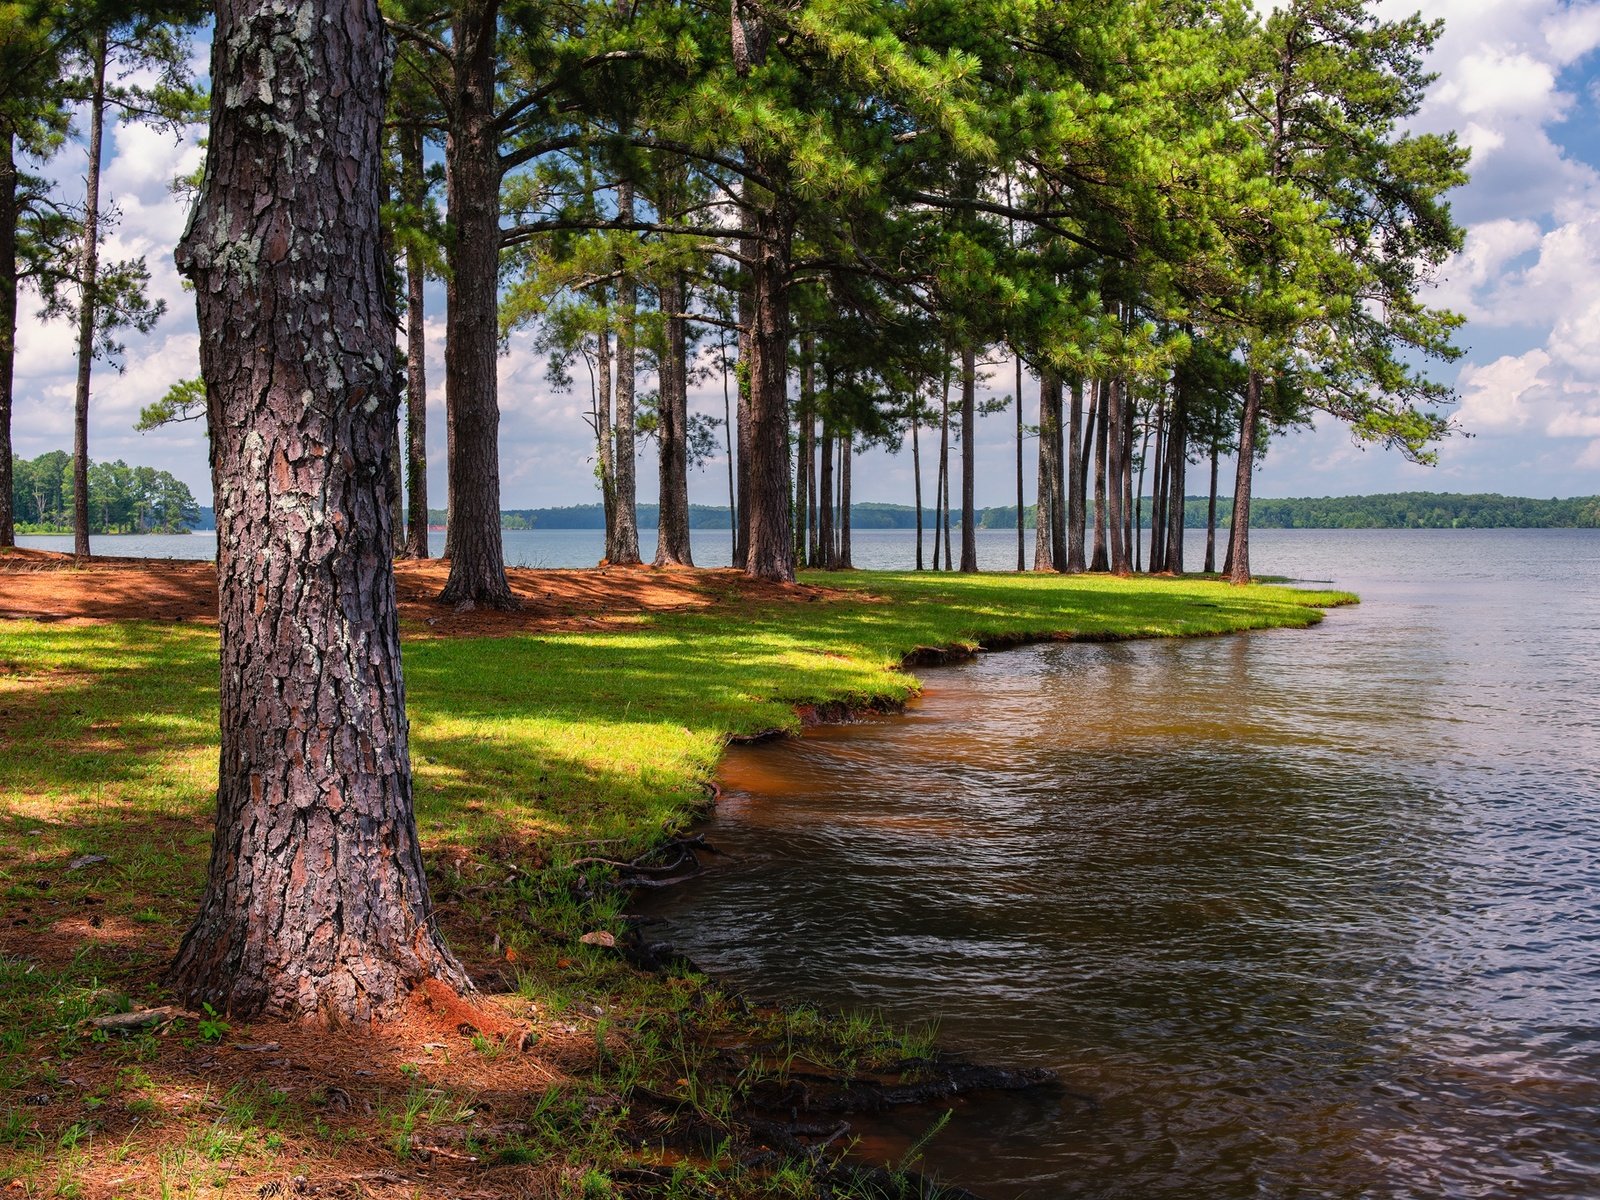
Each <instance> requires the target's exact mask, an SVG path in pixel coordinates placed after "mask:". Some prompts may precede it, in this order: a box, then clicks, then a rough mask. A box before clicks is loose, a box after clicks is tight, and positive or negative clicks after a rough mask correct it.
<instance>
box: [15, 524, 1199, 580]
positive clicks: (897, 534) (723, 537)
mask: <svg viewBox="0 0 1600 1200" xmlns="http://www.w3.org/2000/svg"><path fill="white" fill-rule="evenodd" d="M731 536H732V535H731V534H730V533H729V531H728V530H726V529H697V530H694V531H693V532H692V533H691V534H690V539H689V540H690V545H691V548H692V549H693V551H694V558H695V563H696V564H697V565H699V566H702V567H725V566H727V565H728V564H729V563H730V562H731V561H732V560H733V547H732V545H731V542H730V539H731ZM503 538H504V545H505V556H506V565H507V566H511V567H592V566H594V565H595V563H597V562H599V561H600V558H601V556H602V555H603V554H604V553H605V538H604V537H603V536H602V534H601V532H600V531H599V530H598V529H508V530H505V531H504V534H503ZM952 538H953V541H952V543H951V549H952V550H953V551H954V553H955V555H956V557H957V560H958V561H959V559H960V556H961V534H960V531H959V530H957V531H955V532H954V533H953V535H952ZM927 539H928V540H927V548H926V553H927V556H928V562H930V563H931V562H932V561H933V544H932V541H933V539H932V533H931V531H930V532H929V533H928V534H927ZM1196 544H1198V545H1201V546H1202V549H1201V551H1200V554H1201V557H1200V558H1199V559H1196V560H1195V565H1196V567H1198V566H1199V565H1200V563H1201V562H1203V561H1204V556H1205V551H1204V548H1203V543H1196ZM17 545H19V546H31V547H33V548H35V549H39V550H58V551H60V552H62V553H63V554H71V553H72V538H71V537H70V536H61V537H55V536H49V537H41V536H38V535H21V536H18V538H17ZM428 545H429V546H430V547H431V548H432V550H433V553H434V554H436V555H437V554H439V553H441V552H443V550H444V534H442V533H432V534H429V535H428ZM89 546H90V549H91V550H92V551H93V552H94V553H96V554H104V555H107V556H119V555H120V556H126V557H129V558H183V559H209V558H215V557H216V553H217V537H216V534H215V533H213V532H211V531H209V530H206V531H203V532H199V533H190V534H182V535H179V536H175V537H174V536H163V535H156V534H123V535H118V536H104V537H96V538H92V539H91V540H90V543H89ZM851 546H852V549H853V554H852V558H853V561H854V562H855V565H856V566H857V567H860V568H862V569H863V570H874V571H909V570H911V569H912V568H913V567H915V566H916V561H917V560H916V531H915V530H911V529H863V530H857V531H855V533H854V535H853V536H852V538H851ZM639 549H640V551H641V553H642V554H643V556H644V559H645V561H646V562H648V561H649V560H650V559H651V558H654V557H655V552H656V531H655V530H654V529H641V530H640V531H639ZM1219 553H1220V551H1219ZM1028 556H1029V560H1030V561H1032V557H1033V531H1032V530H1031V529H1030V530H1029V531H1028ZM978 564H979V566H981V567H982V568H983V569H984V570H986V571H1009V570H1012V569H1014V568H1015V567H1016V565H1017V533H1016V530H1014V529H1012V530H1005V529H980V530H979V531H978Z"/></svg>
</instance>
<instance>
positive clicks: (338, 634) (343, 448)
mask: <svg viewBox="0 0 1600 1200" xmlns="http://www.w3.org/2000/svg"><path fill="white" fill-rule="evenodd" d="M387 77H388V47H387V36H386V34H385V31H384V27H383V22H382V19H381V17H380V15H379V12H378V6H377V3H376V2H375V0H337V2H335V0H306V3H303V4H301V5H300V6H299V7H298V8H290V7H287V6H284V5H279V4H272V3H268V2H267V0H219V3H218V4H217V17H216V28H215V34H214V37H213V40H212V66H211V78H212V82H213V91H212V113H211V136H210V142H209V146H208V149H207V165H206V172H205V180H206V182H205V185H204V188H203V190H202V192H201V195H200V199H199V201H198V203H197V204H196V206H195V209H194V213H193V215H192V216H191V219H190V225H189V229H188V230H187V231H186V232H185V234H184V237H183V240H182V242H181V243H180V245H179V249H178V264H179V267H180V269H181V270H182V271H183V272H184V274H185V275H187V276H188V277H189V279H190V280H191V281H192V282H193V283H194V285H195V290H196V295H197V301H198V309H199V323H200V333H201V360H202V368H203V373H204V377H205V379H206V381H207V384H208V395H207V408H208V412H207V415H208V419H209V423H210V429H211V453H212V477H213V482H214V485H215V488H216V498H217V525H218V530H217V556H218V571H217V576H218V586H219V592H220V609H219V621H218V629H219V634H220V640H221V654H222V672H221V731H222V749H221V756H220V770H219V777H218V789H217V830H216V837H215V840H214V842H213V845H212V855H211V866H210V871H209V876H208V881H207V885H206V890H205V895H204V898H203V899H202V901H201V906H200V913H199V916H198V917H197V918H196V920H195V923H194V925H193V927H192V928H191V929H190V930H189V932H188V934H187V936H185V938H184V940H183V944H182V945H181V947H180V948H179V950H178V955H177V958H176V960H175V962H174V963H173V965H172V968H171V974H170V978H171V982H172V984H173V986H174V987H175V989H176V990H177V992H178V994H179V996H180V997H181V998H182V1000H183V1001H184V1002H185V1003H186V1004H189V1005H191V1006H195V1007H198V1006H199V1005H201V1004H210V1005H212V1006H213V1007H215V1008H216V1009H218V1010H219V1011H222V1012H226V1013H230V1014H234V1015H236V1016H240V1017H256V1016H267V1017H287V1018H295V1017H299V1018H316V1019H321V1020H324V1021H329V1022H340V1021H360V1020H367V1019H371V1018H376V1017H382V1016H386V1015H389V1014H391V1013H393V1012H394V1011H395V1010H396V1009H397V1008H398V1007H399V1006H400V1004H401V1003H402V1002H403V1000H404V999H405V997H406V996H407V994H408V993H409V992H410V990H411V989H412V988H414V987H415V986H417V985H418V984H420V983H421V982H423V981H425V980H430V979H435V980H440V981H442V982H443V983H445V984H446V985H448V986H449V987H451V988H455V989H458V990H466V989H468V988H469V987H470V983H469V981H468V979H467V976H466V974H465V972H464V971H463V970H462V969H461V967H460V966H459V965H458V964H457V963H456V961H455V959H454V958H453V957H452V956H451V955H450V952H449V951H448V950H447V949H446V948H445V946H444V943H443V941H442V940H441V938H440V936H439V933H438V931H437V929H436V928H435V925H434V920H433V916H432V911H431V907H430V904H429V900H428V886H427V879H426V876H425V875H424V873H423V865H422V855H421V851H420V847H419V845H418V840H417V833H416V824H415V820H414V818H413V814H412V804H411V800H412V797H411V768H410V759H409V754H408V750H407V725H406V711H405V686H404V681H403V678H402V675H401V666H400V639H399V623H398V619H397V615H396V605H395V590H394V574H393V566H392V558H391V554H390V528H389V504H388V501H389V496H388V481H389V453H390V434H389V430H390V429H391V428H392V427H393V426H394V425H395V422H396V418H397V415H398V411H397V410H398V402H399V397H398V395H397V394H396V391H397V389H396V379H395V374H394V371H393V362H392V355H393V343H392V338H393V334H392V330H393V328H394V326H393V322H392V312H391V311H390V310H389V306H388V302H387V296H386V293H385V288H384V283H383V260H382V254H381V249H380V237H379V197H380V194H381V191H380V188H381V183H380V168H381V158H380V139H381V136H382V125H383V116H384V92H385V89H386V85H387Z"/></svg>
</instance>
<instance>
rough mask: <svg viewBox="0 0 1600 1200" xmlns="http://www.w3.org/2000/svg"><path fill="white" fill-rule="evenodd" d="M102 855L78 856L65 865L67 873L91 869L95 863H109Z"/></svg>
mask: <svg viewBox="0 0 1600 1200" xmlns="http://www.w3.org/2000/svg"><path fill="white" fill-rule="evenodd" d="M110 861H111V860H110V859H109V858H107V857H106V856H105V855H104V854H80V855H78V857H77V858H75V859H73V860H72V861H71V862H69V863H68V864H67V870H69V871H81V870H83V869H84V868H85V867H92V866H94V865H95V864H96V863H103V862H110Z"/></svg>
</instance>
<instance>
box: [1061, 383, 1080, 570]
mask: <svg viewBox="0 0 1600 1200" xmlns="http://www.w3.org/2000/svg"><path fill="white" fill-rule="evenodd" d="M1066 476H1067V497H1066V501H1067V504H1066V507H1067V512H1066V518H1067V531H1066V536H1067V561H1066V564H1065V566H1064V568H1063V569H1064V570H1066V571H1067V572H1068V573H1069V574H1073V575H1080V574H1082V573H1083V568H1084V565H1085V564H1084V559H1083V510H1084V499H1085V497H1084V494H1083V380H1082V379H1074V380H1073V381H1072V409H1071V411H1070V412H1069V413H1068V414H1067V461H1066Z"/></svg>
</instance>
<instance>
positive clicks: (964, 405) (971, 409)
mask: <svg viewBox="0 0 1600 1200" xmlns="http://www.w3.org/2000/svg"><path fill="white" fill-rule="evenodd" d="M977 457H978V353H977V351H976V350H974V349H973V348H972V347H971V346H968V347H967V348H966V349H964V350H962V352H961V570H962V571H963V572H964V573H966V574H969V575H971V574H975V573H976V572H977V570H978V509H977V500H976V498H975V497H974V495H973V493H974V492H975V491H976V490H977V488H976V483H977Z"/></svg>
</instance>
